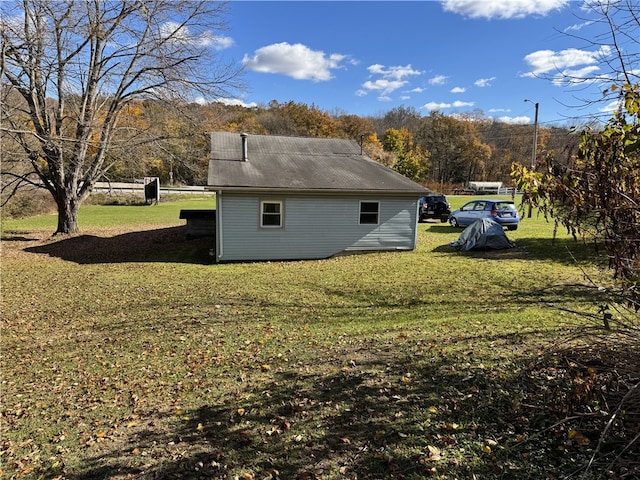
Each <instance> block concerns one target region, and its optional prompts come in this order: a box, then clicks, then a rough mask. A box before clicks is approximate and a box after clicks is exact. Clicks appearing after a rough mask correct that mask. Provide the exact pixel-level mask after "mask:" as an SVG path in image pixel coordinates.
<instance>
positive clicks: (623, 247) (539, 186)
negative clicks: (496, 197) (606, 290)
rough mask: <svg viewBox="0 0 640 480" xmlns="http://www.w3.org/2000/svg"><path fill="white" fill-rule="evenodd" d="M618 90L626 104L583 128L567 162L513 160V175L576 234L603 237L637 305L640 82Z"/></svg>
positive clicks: (639, 273)
mask: <svg viewBox="0 0 640 480" xmlns="http://www.w3.org/2000/svg"><path fill="white" fill-rule="evenodd" d="M614 90H616V88H614ZM621 96H622V100H623V104H624V107H623V108H622V109H621V111H620V112H618V113H617V114H616V115H614V117H613V118H612V119H611V120H610V121H609V122H608V123H607V124H606V125H605V126H604V128H601V129H597V130H596V129H593V128H591V127H587V128H585V129H584V130H583V131H582V132H581V134H580V139H581V141H580V145H579V149H578V152H577V155H576V156H575V157H574V158H573V159H572V161H571V162H569V163H568V164H562V163H559V162H556V161H555V159H554V157H553V156H547V157H546V158H544V159H542V160H541V161H540V162H538V165H537V166H536V168H535V170H532V169H529V168H528V167H526V166H522V165H521V164H514V165H513V173H512V176H513V178H514V181H515V182H516V185H517V187H518V189H519V190H523V191H526V192H528V194H527V201H528V202H529V203H530V204H531V205H533V206H536V207H538V208H540V210H541V211H542V212H543V213H544V214H545V215H547V216H549V217H552V218H554V219H555V222H556V223H557V224H561V225H563V226H564V227H566V228H567V230H568V231H569V232H571V233H572V234H573V235H574V237H576V238H577V237H579V236H580V237H582V238H585V237H589V238H595V239H597V240H602V243H603V245H604V248H605V249H606V251H607V253H608V255H609V258H610V264H611V266H612V267H613V269H614V272H615V277H616V278H617V279H618V280H619V281H620V285H621V286H622V290H623V291H624V292H625V295H626V297H627V298H628V299H629V300H630V302H631V303H632V305H633V306H634V308H635V309H636V310H640V242H639V241H638V239H640V123H639V117H640V88H639V87H638V85H635V86H632V85H629V84H626V85H624V86H623V87H622V93H621Z"/></svg>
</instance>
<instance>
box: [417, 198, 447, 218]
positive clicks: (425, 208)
mask: <svg viewBox="0 0 640 480" xmlns="http://www.w3.org/2000/svg"><path fill="white" fill-rule="evenodd" d="M419 205H420V210H419V213H418V220H419V221H420V222H424V221H425V220H426V219H428V218H437V219H440V221H441V222H442V223H444V222H446V221H447V220H448V219H449V214H450V213H451V205H449V202H448V201H447V197H445V196H444V195H441V194H439V193H433V194H429V195H426V196H424V197H420V201H419Z"/></svg>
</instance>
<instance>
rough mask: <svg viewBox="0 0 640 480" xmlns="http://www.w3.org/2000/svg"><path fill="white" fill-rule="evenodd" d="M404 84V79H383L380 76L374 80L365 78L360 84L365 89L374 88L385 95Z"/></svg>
mask: <svg viewBox="0 0 640 480" xmlns="http://www.w3.org/2000/svg"><path fill="white" fill-rule="evenodd" d="M406 84H407V82H406V81H399V80H385V79H384V78H381V79H379V80H374V81H370V80H367V81H366V82H364V83H363V84H362V86H363V87H364V89H365V90H375V91H377V92H380V93H381V94H382V95H387V94H389V93H392V92H395V91H396V90H397V89H399V88H401V87H402V86H404V85H406Z"/></svg>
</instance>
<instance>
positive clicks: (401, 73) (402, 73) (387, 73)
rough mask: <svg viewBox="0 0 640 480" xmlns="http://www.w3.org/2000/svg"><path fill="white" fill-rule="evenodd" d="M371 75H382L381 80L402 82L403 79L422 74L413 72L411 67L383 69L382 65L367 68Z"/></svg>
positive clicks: (416, 71)
mask: <svg viewBox="0 0 640 480" xmlns="http://www.w3.org/2000/svg"><path fill="white" fill-rule="evenodd" d="M367 70H369V73H370V74H371V75H382V77H383V78H386V79H393V80H402V79H403V78H405V77H409V76H412V75H420V74H422V72H420V71H418V70H414V69H413V68H412V67H411V65H404V66H396V67H385V66H384V65H380V64H375V65H371V66H369V68H367Z"/></svg>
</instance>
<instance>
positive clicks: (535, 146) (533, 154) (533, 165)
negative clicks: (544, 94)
mask: <svg viewBox="0 0 640 480" xmlns="http://www.w3.org/2000/svg"><path fill="white" fill-rule="evenodd" d="M524 101H525V102H530V103H533V105H534V106H535V107H536V114H535V117H534V120H533V149H532V150H531V169H532V170H533V169H534V168H536V156H537V153H538V152H537V150H538V106H539V104H538V102H534V101H532V100H529V99H527V98H525V99H524Z"/></svg>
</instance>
